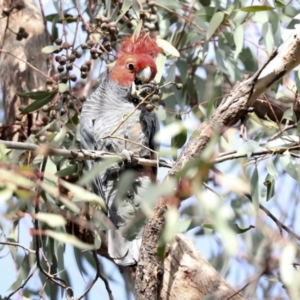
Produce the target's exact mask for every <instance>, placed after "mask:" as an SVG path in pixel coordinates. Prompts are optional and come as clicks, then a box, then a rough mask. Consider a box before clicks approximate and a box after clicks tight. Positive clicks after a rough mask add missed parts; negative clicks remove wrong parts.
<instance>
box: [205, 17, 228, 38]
mask: <svg viewBox="0 0 300 300" xmlns="http://www.w3.org/2000/svg"><path fill="white" fill-rule="evenodd" d="M224 17H225V14H224V13H223V12H221V11H219V12H217V13H215V14H214V15H213V17H212V19H211V21H210V23H209V26H208V30H207V32H206V40H209V39H210V38H211V37H212V36H213V34H214V33H215V32H216V30H217V29H218V28H219V26H220V25H221V24H222V22H223V20H224Z"/></svg>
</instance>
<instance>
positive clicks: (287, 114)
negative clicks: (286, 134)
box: [281, 109, 297, 123]
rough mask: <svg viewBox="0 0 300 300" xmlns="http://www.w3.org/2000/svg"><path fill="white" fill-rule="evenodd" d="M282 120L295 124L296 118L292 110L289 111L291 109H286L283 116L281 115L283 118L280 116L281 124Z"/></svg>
mask: <svg viewBox="0 0 300 300" xmlns="http://www.w3.org/2000/svg"><path fill="white" fill-rule="evenodd" d="M283 120H289V121H292V122H295V123H296V122H297V117H296V115H295V112H294V111H293V110H291V109H287V110H286V111H285V112H284V114H283V116H282V118H281V122H282V121H283Z"/></svg>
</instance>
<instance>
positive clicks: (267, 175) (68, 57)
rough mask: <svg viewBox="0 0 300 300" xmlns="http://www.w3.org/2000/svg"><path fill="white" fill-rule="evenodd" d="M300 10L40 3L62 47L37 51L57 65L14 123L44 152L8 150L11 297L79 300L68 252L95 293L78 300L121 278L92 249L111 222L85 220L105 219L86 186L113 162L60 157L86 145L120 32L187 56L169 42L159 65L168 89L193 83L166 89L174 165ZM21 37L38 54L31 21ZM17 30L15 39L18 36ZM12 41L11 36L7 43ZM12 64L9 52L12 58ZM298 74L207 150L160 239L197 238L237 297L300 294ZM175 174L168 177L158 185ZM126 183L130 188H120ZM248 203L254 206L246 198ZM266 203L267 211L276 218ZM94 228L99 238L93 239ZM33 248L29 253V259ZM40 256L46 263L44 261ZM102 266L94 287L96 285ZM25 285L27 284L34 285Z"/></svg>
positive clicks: (6, 250) (5, 229)
mask: <svg viewBox="0 0 300 300" xmlns="http://www.w3.org/2000/svg"><path fill="white" fill-rule="evenodd" d="M21 2H22V1H21ZM29 2H30V1H29ZM37 4H38V3H37ZM26 5H27V4H26ZM2 7H5V2H3V3H2ZM51 7H52V9H51V13H48V11H49V8H51ZM299 7H300V6H299V4H298V2H297V1H289V2H287V1H264V2H260V1H210V0H202V1H201V0H199V1H197V0H193V1H176V0H172V1H167V0H159V1H138V0H134V1H129V0H124V1H112V0H111V1H110V0H105V1H93V0H89V1H83V0H82V1H79V0H78V1H77V0H65V1H63V0H59V1H53V2H52V3H48V4H44V5H42V6H41V12H42V14H41V16H43V17H44V18H45V19H44V20H45V22H46V24H47V29H48V30H49V34H50V40H51V42H49V44H48V45H47V46H46V47H41V48H42V49H39V48H38V46H36V47H37V48H34V49H33V48H32V49H31V50H32V51H34V52H36V51H42V52H43V53H44V54H45V58H46V57H47V58H49V59H50V61H51V63H50V65H51V67H50V69H49V73H48V74H45V76H44V84H45V85H44V86H43V87H40V86H36V87H35V89H31V90H28V88H26V86H25V87H24V86H23V88H22V90H18V93H19V97H21V98H22V99H31V100H30V104H29V105H27V104H26V105H23V106H22V105H21V106H20V107H19V111H20V113H19V115H18V116H17V118H16V120H17V121H16V122H17V124H19V125H21V127H22V126H24V128H25V129H26V130H24V131H25V132H24V131H20V130H19V133H20V134H19V136H18V140H19V141H21V142H26V143H31V144H42V145H43V147H41V148H39V151H38V153H36V152H35V153H34V152H30V151H27V150H28V149H26V147H25V149H23V150H22V149H13V150H9V149H7V148H6V147H5V146H4V145H3V144H0V152H1V164H0V186H1V190H0V199H1V228H2V230H1V243H2V245H1V255H2V256H1V257H2V258H1V259H2V260H3V259H5V257H6V256H7V255H8V254H9V255H10V256H11V257H12V258H13V260H14V263H15V267H16V269H18V270H19V271H18V277H17V278H16V281H15V282H14V283H13V285H12V286H11V287H10V288H9V292H6V293H5V295H4V294H3V296H7V295H8V294H10V293H14V296H12V297H16V299H17V297H18V294H23V295H26V296H27V297H30V298H32V299H36V298H37V296H38V295H39V294H40V295H42V297H44V298H50V299H56V298H57V297H59V298H60V297H62V296H63V295H64V293H66V294H68V293H69V295H71V294H72V290H76V288H75V286H74V279H72V270H71V269H69V268H68V262H67V259H66V257H65V256H64V255H63V252H64V249H65V243H69V244H71V245H73V246H75V247H76V248H74V253H75V254H74V255H75V257H76V263H77V267H78V270H79V272H80V273H81V275H82V278H81V279H83V280H81V281H80V282H81V286H82V290H83V291H85V292H83V291H82V292H81V294H76V295H74V296H75V297H82V298H83V297H87V298H88V295H89V294H90V293H91V294H90V295H93V294H92V293H93V286H94V282H95V281H96V280H97V279H98V278H99V277H100V279H101V278H102V280H104V283H105V284H106V289H107V285H108V284H109V283H110V284H112V283H113V282H114V280H115V278H116V276H117V278H119V275H116V273H117V272H118V270H117V269H116V268H115V267H112V266H111V269H110V270H107V267H106V266H107V265H106V264H107V262H106V260H105V258H101V260H100V264H99V265H98V263H97V261H98V260H97V257H96V252H95V251H94V252H93V251H92V252H83V253H82V252H80V251H81V250H83V249H84V250H87V249H99V247H100V246H101V243H102V237H101V234H100V233H99V232H100V231H101V230H103V229H104V228H103V224H102V223H101V221H100V219H99V218H100V217H99V215H97V214H95V215H93V214H92V213H89V212H88V213H86V207H87V206H86V203H90V209H91V210H92V211H93V212H94V211H96V212H97V211H101V209H103V203H102V199H101V198H99V197H96V196H95V195H92V194H91V193H90V192H88V191H87V190H86V189H84V188H83V187H84V186H85V185H87V184H89V183H90V182H91V180H92V178H93V176H94V174H95V173H96V172H99V171H100V170H101V169H104V168H105V167H107V166H108V165H109V164H111V163H112V160H110V161H108V162H107V161H104V162H103V163H101V164H100V166H99V168H97V170H95V173H93V174H85V173H84V171H83V170H82V163H80V162H78V160H76V157H75V156H74V158H73V159H70V158H66V157H62V156H61V155H51V152H49V148H61V149H78V148H79V142H80V137H79V135H78V132H79V131H78V124H79V118H78V116H79V114H80V110H81V107H82V103H83V102H84V101H85V99H86V96H88V95H89V94H90V93H91V92H92V91H93V90H94V89H95V88H96V86H97V82H98V79H99V77H100V79H99V80H101V76H100V74H104V75H103V76H105V75H106V73H105V69H106V66H107V65H108V66H109V65H110V64H111V63H112V62H113V61H114V60H115V49H116V46H117V43H118V42H119V40H120V38H121V37H122V36H124V35H126V34H133V33H135V34H136V33H138V32H139V31H140V30H141V29H143V30H146V31H149V32H150V34H152V35H153V36H157V35H159V36H160V37H161V38H162V39H164V40H166V41H168V42H169V43H170V44H172V45H173V46H174V48H176V49H177V50H178V52H179V53H180V57H176V55H177V52H176V51H175V49H174V48H172V47H170V45H169V44H164V50H165V52H166V53H167V54H169V55H161V56H160V57H159V59H158V61H157V64H158V69H159V72H158V73H159V74H158V76H157V79H160V77H161V81H160V85H163V84H165V83H168V82H176V83H181V84H182V90H178V89H177V87H176V85H168V86H166V87H164V88H162V92H163V94H162V99H161V102H160V103H159V105H158V107H157V110H156V111H157V114H158V117H159V119H160V121H161V123H162V124H163V126H162V132H161V134H160V139H161V141H162V149H161V150H162V151H161V157H164V158H169V159H175V160H176V157H177V153H178V151H180V150H178V149H180V148H181V147H183V146H184V144H185V142H186V140H187V139H188V138H189V137H190V135H191V132H192V129H193V128H194V126H195V125H196V124H197V123H198V122H201V121H203V120H206V119H207V118H208V117H209V116H210V115H211V113H212V112H213V111H214V109H215V107H217V105H218V103H219V102H220V100H221V98H222V96H224V95H225V94H226V93H228V92H229V91H230V87H231V86H232V85H233V84H234V83H235V82H236V81H238V80H242V78H243V76H244V75H247V74H252V73H254V72H255V71H256V70H257V69H258V66H259V65H260V64H262V63H263V62H264V61H265V60H266V58H267V57H268V56H269V55H271V53H272V51H273V50H274V48H276V47H279V46H280V45H281V44H282V42H283V41H284V40H286V39H288V38H289V37H290V34H291V32H292V31H291V30H292V29H293V28H294V27H295V25H297V24H298V23H299V20H298V19H297V18H296V16H297V14H298V12H299ZM14 9H17V8H14ZM8 18H9V14H8V15H5V14H4V15H3V19H2V22H3V21H5V22H6V20H7V19H8ZM7 24H9V23H7ZM18 28H19V30H18V31H16V32H12V34H13V35H14V37H15V38H16V40H18V41H19V42H20V43H23V44H26V40H27V41H28V38H29V39H30V37H31V35H30V30H31V28H26V24H19V27H18ZM6 31H7V32H10V33H11V31H10V28H9V26H7V28H6ZM28 34H29V37H28ZM26 36H27V37H26ZM6 38H7V36H6V35H3V36H2V46H4V45H5V39H6ZM3 49H4V47H2V50H3ZM1 56H5V57H6V56H9V54H8V53H4V52H2V53H1ZM14 59H17V58H14ZM36 68H37V69H38V68H39V67H38V66H36ZM33 71H34V72H36V70H34V69H33ZM298 72H299V70H298V69H295V70H294V72H292V73H291V74H289V75H288V76H286V77H284V79H283V80H282V81H279V82H278V83H277V84H276V85H274V86H272V87H271V88H270V91H269V92H268V93H267V94H265V95H264V96H263V97H262V99H258V100H257V103H256V104H255V106H254V112H252V113H249V118H248V119H247V120H244V122H243V124H238V125H236V126H234V127H232V128H230V129H228V130H227V131H226V132H225V129H223V128H221V129H220V131H221V133H224V135H222V136H221V135H220V134H219V133H218V132H217V131H216V135H215V138H214V141H213V143H211V144H210V146H209V147H208V148H207V151H205V153H203V154H202V155H201V157H200V158H199V159H198V160H197V161H196V162H195V163H194V164H193V165H191V166H190V168H187V169H186V170H184V171H183V173H182V174H183V175H185V176H187V177H189V178H191V180H192V187H193V194H194V197H192V198H190V199H189V200H186V201H185V202H183V203H182V207H181V209H180V214H179V213H178V212H177V211H175V210H170V211H169V212H168V213H167V217H166V226H165V231H164V232H163V234H162V239H163V241H164V242H168V241H170V240H172V238H173V236H174V234H175V233H176V232H186V231H188V233H187V234H188V235H190V236H191V237H194V239H195V242H196V244H197V245H198V246H199V250H200V251H201V252H202V253H203V254H205V255H206V257H207V258H208V259H209V261H210V263H211V264H212V265H213V266H214V267H215V268H216V269H217V270H218V271H219V272H220V273H221V274H222V275H223V276H224V277H225V278H226V279H227V280H228V281H229V282H230V283H231V284H233V285H234V287H236V288H237V289H240V288H242V287H245V288H244V290H243V293H244V295H245V296H246V297H254V298H259V299H266V298H268V297H273V298H274V299H275V298H276V299H279V298H280V299H282V298H288V297H291V298H294V299H298V298H299V283H298V282H299V281H297V280H295V279H296V278H298V276H299V273H298V272H297V266H298V243H299V236H298V235H297V233H298V231H297V228H299V220H298V218H297V216H298V213H299V205H298V204H299V196H298V195H299V183H298V182H299V162H298V157H299V154H298V148H299V137H298V136H299V133H298V131H299V126H298V112H299V111H298V110H299V108H298V105H299V104H298V99H299V98H298V89H299V82H300V81H299V74H298ZM16 80H17V78H16ZM2 84H3V82H2ZM38 109H40V111H39V114H38V117H37V118H36V119H35V120H37V121H36V122H34V124H33V125H32V126H30V124H28V123H26V122H27V121H28V120H27V119H26V120H25V119H24V116H25V115H28V114H29V115H34V114H36V111H37V110H38ZM22 122H24V124H23V123H22ZM49 154H50V155H49ZM164 174H165V170H163V169H162V170H161V172H160V177H161V178H163V177H164ZM126 184H127V183H126V182H125V181H123V182H122V183H121V186H120V189H122V188H125V186H126ZM150 188H151V190H150V191H149V193H148V194H149V197H147V199H145V203H147V205H145V208H144V209H148V210H149V211H151V209H152V208H153V206H154V205H155V203H156V201H157V195H159V194H160V193H161V192H162V190H163V189H169V188H170V187H169V186H167V185H166V186H151V187H150ZM249 194H250V195H251V199H252V203H251V201H249V199H248V198H249V197H248V198H247V197H246V196H245V195H249ZM260 203H261V204H263V205H265V206H266V207H267V208H268V211H267V213H266V210H263V211H262V207H261V206H260ZM82 215H86V216H87V218H88V220H87V221H88V222H86V224H85V226H83V225H82V223H80V222H81V219H80V217H81V216H82ZM90 215H91V217H90ZM180 216H181V217H180ZM89 218H91V219H90V220H89ZM24 219H27V221H28V220H32V222H33V225H32V226H29V227H31V231H30V235H32V236H33V239H32V241H31V242H30V244H28V241H29V240H30V235H28V233H26V236H27V241H24V240H22V237H21V236H20V234H23V233H24V231H23V229H22V228H21V226H24V222H23V223H22V220H24ZM274 221H275V222H274ZM29 222H30V221H29ZM282 223H284V224H285V225H286V226H287V229H288V230H289V233H287V232H286V231H287V230H286V229H285V228H283V227H282V225H281V224H282ZM27 224H28V223H27ZM74 224H75V225H74ZM76 224H77V225H76ZM78 224H79V225H81V227H80V226H78ZM89 226H91V227H89ZM27 228H28V225H27ZM82 228H83V229H82ZM90 228H92V230H94V229H97V233H96V234H93V235H92V236H91V234H89V233H88V229H90ZM71 233H75V234H76V235H77V237H79V238H80V239H81V240H79V239H77V238H75V237H74V236H73V235H71ZM40 234H41V236H40ZM21 245H25V247H28V248H25V251H23V250H24V249H23V250H22V251H20V246H21ZM15 246H18V247H15ZM40 247H41V250H40V251H39V252H40V254H41V256H40V255H37V254H36V249H38V248H40ZM78 249H79V250H78ZM87 266H89V267H87ZM91 266H92V268H93V269H94V273H96V276H95V278H91V277H90V276H88V275H89V274H88V273H89V272H90V270H91ZM103 268H104V271H103ZM293 268H294V269H293ZM43 270H44V271H43ZM87 270H88V271H87ZM111 270H114V271H113V272H112V271H111ZM33 273H34V274H35V275H34V276H33V275H32V274H33ZM100 274H103V277H102V275H100ZM32 276H33V277H34V278H39V279H35V280H38V282H39V286H38V287H36V286H34V285H32V284H30V280H31V277H32ZM87 278H88V280H87ZM122 278H123V279H124V282H125V285H124V286H125V289H124V291H123V290H122V289H123V284H121V283H120V281H119V283H118V287H116V288H115V289H112V293H113V294H114V293H116V294H117V295H120V297H118V296H116V299H124V298H125V297H126V296H125V295H127V296H128V297H130V291H131V288H132V287H131V286H130V281H129V280H128V278H127V276H126V272H125V273H123V274H122ZM27 279H28V284H27V282H26V281H25V282H24V280H27ZM100 279H99V280H100ZM85 280H87V281H88V282H85ZM118 280H119V279H118ZM20 286H21V287H22V289H20V290H18V288H19V287H20ZM90 288H91V291H89V289H90ZM103 289H104V287H103ZM76 292H77V290H76ZM85 293H86V294H87V296H86V294H85ZM93 297H94V296H90V299H92V298H93Z"/></svg>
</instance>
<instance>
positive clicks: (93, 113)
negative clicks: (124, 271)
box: [80, 33, 161, 266]
mask: <svg viewBox="0 0 300 300" xmlns="http://www.w3.org/2000/svg"><path fill="white" fill-rule="evenodd" d="M160 52H161V49H160V48H159V47H158V45H157V43H156V41H155V39H152V38H151V37H149V35H146V34H144V33H141V34H140V36H139V37H126V38H124V39H123V40H122V42H121V45H120V48H119V50H118V52H117V60H116V62H115V65H114V66H113V68H112V69H111V70H110V71H109V73H108V75H107V77H106V78H105V79H104V80H103V82H102V83H101V84H100V86H99V87H98V88H97V90H96V91H95V92H94V93H93V94H92V95H91V96H90V97H89V98H88V99H87V101H86V103H85V104H84V106H83V109H82V112H81V116H80V130H81V144H82V148H83V149H87V150H102V151H107V152H113V153H123V152H124V150H125V151H127V153H130V155H133V154H134V155H138V156H139V157H143V158H153V152H151V151H150V150H149V149H151V150H156V149H157V145H156V144H155V142H154V136H155V134H156V133H157V131H158V130H159V122H158V119H157V117H156V114H155V112H154V111H153V110H152V111H149V110H147V108H146V105H144V104H142V105H141V106H140V107H139V108H138V109H137V110H136V111H134V110H135V108H136V106H137V105H138V104H139V102H140V101H141V97H137V96H136V95H134V94H136V93H134V90H135V86H138V85H139V86H140V89H139V91H140V92H141V94H143V92H145V91H147V93H148V92H149V91H150V92H151V91H153V89H154V87H155V86H154V85H152V84H151V83H150V81H152V80H153V79H154V77H155V75H156V73H157V67H156V64H155V61H154V59H155V58H156V57H157V55H158V54H159V53H160ZM149 83H150V84H149ZM147 93H146V94H147ZM133 111H134V113H133V114H132V115H130V114H131V113H132V112H133ZM129 115H130V117H128V116H129ZM124 118H125V119H126V121H125V122H123V120H124ZM122 122H123V123H122ZM121 123H122V124H121ZM120 124H121V126H120ZM116 128H118V129H117V130H116V131H115V132H114V134H113V135H114V136H116V137H120V138H121V139H117V138H113V137H109V138H105V137H107V136H109V135H110V134H111V133H112V132H113V131H114V130H115V129H116ZM103 138H104V139H103ZM130 141H132V142H133V143H131V142H130ZM143 146H145V147H143ZM95 164H96V162H93V161H88V162H87V163H86V165H87V168H88V169H89V170H90V169H91V168H93V166H94V165H95ZM128 169H131V170H134V171H135V177H134V182H133V183H132V185H131V186H130V188H129V190H128V191H127V193H125V195H122V197H121V199H120V197H119V196H118V193H117V190H118V182H119V180H120V176H121V175H122V174H123V173H124V172H126V170H128ZM155 177H156V170H155V169H154V168H149V169H145V168H143V167H141V166H130V164H123V166H122V165H119V164H116V165H114V166H113V167H111V168H109V169H107V170H106V171H104V172H101V173H100V174H99V175H98V176H97V177H96V179H95V180H94V182H93V184H92V186H93V191H94V193H95V194H97V195H100V196H101V197H102V198H103V199H104V201H105V203H106V205H107V215H108V217H109V219H110V220H111V222H112V223H113V224H114V225H115V227H116V228H115V229H108V230H107V240H108V253H109V255H110V257H111V258H113V259H114V261H115V262H116V263H117V264H119V265H123V266H128V265H134V264H136V263H137V262H138V258H139V250H140V245H141V240H142V233H143V228H144V226H145V224H146V218H142V220H140V219H141V218H139V217H138V215H139V214H140V215H141V212H140V205H141V202H142V201H143V196H144V193H145V191H146V189H147V187H148V186H149V184H150V183H151V181H153V180H155ZM135 219H139V221H136V222H135ZM131 223H135V224H133V225H134V227H133V230H132V228H131V230H130V234H128V230H127V229H128V225H130V224H131Z"/></svg>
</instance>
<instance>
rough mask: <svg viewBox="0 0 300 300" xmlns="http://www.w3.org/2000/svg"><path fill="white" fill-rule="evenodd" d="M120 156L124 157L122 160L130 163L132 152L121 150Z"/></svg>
mask: <svg viewBox="0 0 300 300" xmlns="http://www.w3.org/2000/svg"><path fill="white" fill-rule="evenodd" d="M121 154H122V156H123V157H124V160H126V161H127V162H129V163H131V158H132V157H133V154H134V153H133V152H132V151H129V150H127V149H123V150H122V152H121Z"/></svg>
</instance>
